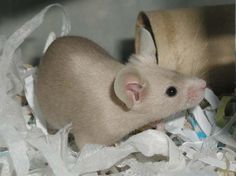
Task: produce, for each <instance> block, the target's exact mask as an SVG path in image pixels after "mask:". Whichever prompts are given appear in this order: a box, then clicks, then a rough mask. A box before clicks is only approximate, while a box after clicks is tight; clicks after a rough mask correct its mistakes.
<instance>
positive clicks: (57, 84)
mask: <svg viewBox="0 0 236 176" xmlns="http://www.w3.org/2000/svg"><path fill="white" fill-rule="evenodd" d="M141 40H142V42H141V43H142V45H141V46H140V53H138V54H133V55H131V56H130V58H129V62H128V63H126V64H122V63H121V62H119V61H118V60H116V59H114V58H113V57H112V56H111V55H110V54H109V53H108V52H106V51H105V50H104V49H103V48H102V47H100V46H99V45H98V44H96V43H95V42H93V41H91V40H89V39H87V38H84V37H79V36H64V37H59V38H57V39H56V40H54V41H53V42H52V43H51V44H50V46H49V47H48V49H47V50H46V52H45V54H44V56H43V57H42V60H41V62H40V65H39V68H38V71H37V80H36V96H37V101H38V104H39V106H40V109H41V111H42V114H43V116H44V118H45V120H46V121H47V123H48V124H49V126H50V127H51V128H53V129H60V128H62V127H64V126H65V125H67V124H68V123H71V124H72V133H73V135H74V138H75V142H76V144H77V145H78V148H79V149H81V148H82V147H83V146H84V145H85V144H102V145H111V144H114V143H115V142H117V141H119V140H121V139H122V138H123V137H124V136H126V135H128V134H129V133H130V132H132V131H134V130H136V129H138V128H140V127H142V126H144V125H146V124H149V123H152V122H155V121H159V120H161V119H164V118H166V117H168V116H170V115H172V114H174V113H176V112H179V111H182V110H185V109H188V108H192V107H194V106H196V105H198V104H199V103H200V102H201V100H202V99H203V97H204V92H205V89H206V82H205V81H204V80H202V79H200V78H197V77H194V76H190V75H184V74H181V73H178V72H176V71H174V70H168V69H165V68H162V67H160V66H158V64H157V59H156V48H155V43H154V41H153V39H152V36H151V34H150V33H149V32H148V31H147V30H146V29H142V36H141Z"/></svg>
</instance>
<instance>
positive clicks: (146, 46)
mask: <svg viewBox="0 0 236 176" xmlns="http://www.w3.org/2000/svg"><path fill="white" fill-rule="evenodd" d="M140 55H142V56H144V57H143V59H145V60H144V62H152V63H156V47H155V43H154V40H153V38H152V35H151V33H150V32H149V31H148V30H147V29H145V28H140Z"/></svg>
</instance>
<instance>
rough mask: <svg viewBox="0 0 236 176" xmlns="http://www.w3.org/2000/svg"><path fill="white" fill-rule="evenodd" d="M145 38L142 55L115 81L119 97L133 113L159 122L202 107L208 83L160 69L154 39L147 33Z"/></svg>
mask: <svg viewBox="0 0 236 176" xmlns="http://www.w3.org/2000/svg"><path fill="white" fill-rule="evenodd" d="M144 34H145V35H144V36H145V37H144V39H143V43H144V44H145V46H144V47H143V48H142V46H141V52H140V54H139V55H134V56H132V57H131V58H130V63H129V64H127V65H126V66H125V67H124V68H123V69H122V70H120V72H119V73H118V74H117V76H116V78H115V82H114V91H115V94H116V96H117V97H118V98H119V99H120V100H121V101H122V102H123V103H125V105H126V106H127V108H128V109H129V110H130V111H136V112H137V113H147V114H150V113H151V114H153V115H154V116H159V118H163V117H167V116H169V115H171V114H173V113H176V112H178V111H181V110H184V109H188V108H191V107H194V106H196V105H197V104H198V103H200V101H201V100H202V99H203V97H204V92H205V88H206V82H205V81H204V80H201V79H198V78H196V77H191V76H186V75H183V74H180V73H177V72H175V71H172V70H168V69H164V68H161V67H159V66H158V65H157V64H156V57H155V46H154V43H153V41H152V38H151V35H150V33H149V32H147V31H146V30H145V29H144ZM141 39H142V38H141ZM145 48H147V49H145Z"/></svg>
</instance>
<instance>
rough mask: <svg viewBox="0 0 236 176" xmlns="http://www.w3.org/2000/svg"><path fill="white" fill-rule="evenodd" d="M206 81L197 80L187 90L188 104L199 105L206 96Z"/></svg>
mask: <svg viewBox="0 0 236 176" xmlns="http://www.w3.org/2000/svg"><path fill="white" fill-rule="evenodd" d="M206 86H207V84H206V81H204V80H202V79H196V80H194V81H193V82H192V85H190V87H189V88H188V90H187V96H188V103H190V105H191V106H196V105H197V104H199V103H200V102H201V101H202V99H203V98H204V95H205V89H206Z"/></svg>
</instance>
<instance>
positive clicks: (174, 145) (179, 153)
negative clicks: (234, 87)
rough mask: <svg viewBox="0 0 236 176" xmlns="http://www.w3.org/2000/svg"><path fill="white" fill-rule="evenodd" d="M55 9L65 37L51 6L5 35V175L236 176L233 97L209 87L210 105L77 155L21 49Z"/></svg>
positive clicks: (0, 115)
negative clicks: (42, 99)
mask: <svg viewBox="0 0 236 176" xmlns="http://www.w3.org/2000/svg"><path fill="white" fill-rule="evenodd" d="M53 8H59V9H60V10H61V11H62V28H61V33H60V34H59V35H58V36H64V35H67V34H68V33H69V31H70V21H69V20H68V18H67V16H66V14H65V11H64V10H63V7H62V6H61V5H59V4H53V5H50V6H48V7H46V8H45V9H43V10H42V11H41V12H40V13H39V14H37V15H36V16H35V17H33V18H32V19H31V20H30V21H28V22H26V23H25V24H24V25H23V26H22V27H21V28H19V29H18V30H17V31H16V32H15V33H13V34H12V35H11V36H10V37H8V38H7V37H5V36H0V175H3V176H8V175H9V176H11V175H17V176H52V175H55V176H79V175H83V176H98V175H111V176H185V175H186V176H189V175H190V176H198V175H202V176H216V175H224V174H228V175H234V174H235V172H236V161H235V158H236V153H235V151H236V141H235V136H236V131H235V128H234V122H235V120H236V117H235V116H236V115H235V109H233V110H232V108H231V111H230V110H228V111H229V112H231V113H229V114H226V113H223V112H225V108H226V107H227V105H228V104H229V103H230V102H232V101H231V100H232V99H234V100H235V97H230V96H229V97H227V99H226V100H227V101H226V100H225V98H223V100H222V99H221V100H220V99H219V98H218V97H216V96H215V94H214V93H213V92H212V91H211V90H210V89H207V90H206V94H205V99H204V102H205V103H204V102H203V103H202V104H200V105H199V106H197V107H195V108H192V109H189V110H188V111H186V112H180V113H178V114H175V115H173V116H171V117H169V118H167V119H166V120H164V131H158V130H157V129H149V130H145V131H142V132H140V133H138V134H135V135H131V136H130V137H129V138H128V139H126V140H123V141H121V142H120V143H117V144H116V145H115V146H103V145H95V144H89V145H86V146H85V147H84V148H83V149H82V150H81V151H76V150H73V147H71V145H70V142H69V141H68V136H69V132H70V130H71V124H68V125H67V126H65V127H64V128H62V129H61V130H59V131H58V132H57V133H56V134H54V135H51V134H49V133H48V132H47V129H46V128H45V122H44V120H43V118H42V116H41V113H40V110H39V108H38V105H37V100H36V97H35V96H34V83H35V73H36V71H37V68H35V67H32V66H29V65H27V64H25V63H23V61H22V53H21V49H20V45H21V44H22V43H23V42H24V40H25V39H26V38H27V37H28V36H29V35H30V34H31V33H32V32H33V31H34V30H35V29H37V28H38V27H39V26H40V25H41V24H42V23H43V21H44V18H45V14H46V13H47V11H48V10H50V9H53ZM58 36H57V35H56V34H55V33H54V32H53V31H52V32H51V33H50V34H49V36H48V40H47V41H46V42H45V48H44V51H42V54H43V53H44V52H45V51H46V49H47V47H48V46H49V45H50V43H51V42H52V41H53V40H55V38H56V37H58ZM22 92H23V93H22ZM17 97H18V98H19V97H20V98H22V97H25V98H26V101H27V105H22V104H21V103H19V102H17ZM234 103H235V101H234ZM230 107H235V104H234V106H230ZM225 117H227V118H225Z"/></svg>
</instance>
